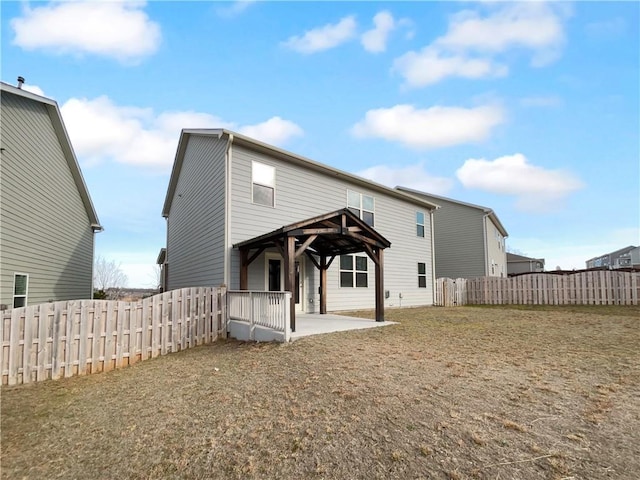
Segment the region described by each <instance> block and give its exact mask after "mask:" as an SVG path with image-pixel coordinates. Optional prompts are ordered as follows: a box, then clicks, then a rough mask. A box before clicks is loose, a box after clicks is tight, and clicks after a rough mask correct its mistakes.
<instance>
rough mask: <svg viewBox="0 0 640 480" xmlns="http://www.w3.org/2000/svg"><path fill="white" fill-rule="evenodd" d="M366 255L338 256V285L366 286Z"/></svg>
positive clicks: (367, 281)
mask: <svg viewBox="0 0 640 480" xmlns="http://www.w3.org/2000/svg"><path fill="white" fill-rule="evenodd" d="M367 270H368V262H367V257H361V256H358V255H342V256H341V257H340V286H341V287H347V288H348V287H364V288H366V287H368V286H369V275H368V273H367Z"/></svg>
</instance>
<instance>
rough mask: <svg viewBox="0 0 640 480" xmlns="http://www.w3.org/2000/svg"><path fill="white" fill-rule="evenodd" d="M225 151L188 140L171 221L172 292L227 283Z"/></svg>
mask: <svg viewBox="0 0 640 480" xmlns="http://www.w3.org/2000/svg"><path fill="white" fill-rule="evenodd" d="M225 149H226V141H224V140H220V139H217V138H216V137H211V136H198V135H192V136H191V137H190V138H189V143H188V145H187V149H186V152H185V154H184V162H183V165H182V169H181V171H180V177H179V179H178V183H177V186H176V191H175V195H174V197H173V201H172V203H171V209H170V211H169V216H168V219H167V262H168V286H167V288H168V290H173V289H176V288H184V287H194V286H217V285H220V284H221V283H223V282H224V256H223V253H224V229H225Z"/></svg>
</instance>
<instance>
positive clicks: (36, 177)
mask: <svg viewBox="0 0 640 480" xmlns="http://www.w3.org/2000/svg"><path fill="white" fill-rule="evenodd" d="M2 148H3V151H2V154H1V155H2V162H1V166H0V182H1V185H0V218H1V219H2V225H1V228H0V251H1V253H0V255H1V258H0V291H1V293H0V297H1V298H0V303H2V304H4V305H8V306H9V307H10V306H12V304H13V291H12V290H13V279H14V274H15V273H23V274H27V275H29V286H28V292H27V302H28V305H34V304H38V303H44V302H48V301H59V300H70V299H87V298H91V287H92V279H91V276H92V264H93V236H94V234H93V231H92V229H91V225H90V223H91V222H90V219H89V216H88V215H87V211H86V208H85V205H84V204H83V202H82V198H81V196H80V193H79V192H78V189H77V186H76V183H75V181H74V179H73V176H72V174H71V171H70V169H69V165H68V163H67V160H66V158H65V156H64V153H63V151H62V147H61V146H60V143H59V140H58V137H57V135H56V133H55V131H54V129H53V126H52V124H51V119H50V117H49V114H48V112H47V109H46V107H45V106H44V105H43V104H41V103H40V102H37V101H34V100H30V99H27V98H23V97H18V96H16V95H13V94H11V93H8V92H2Z"/></svg>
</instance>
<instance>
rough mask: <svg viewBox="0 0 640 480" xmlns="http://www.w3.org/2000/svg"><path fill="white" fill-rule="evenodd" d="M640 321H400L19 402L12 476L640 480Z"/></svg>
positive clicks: (219, 346)
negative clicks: (626, 479) (562, 479)
mask: <svg viewBox="0 0 640 480" xmlns="http://www.w3.org/2000/svg"><path fill="white" fill-rule="evenodd" d="M639 313H640V310H638V309H637V308H620V307H618V308H607V307H605V308H598V307H586V308H585V307H582V308H573V309H570V308H544V309H508V308H472V307H468V308H467V307H464V308H462V307H461V308H455V309H454V308H452V309H443V308H426V309H402V310H391V311H388V312H387V317H388V318H389V319H390V320H394V321H398V322H401V323H400V324H399V325H395V326H391V327H385V328H377V329H371V330H362V331H353V332H343V333H336V334H330V335H323V336H318V337H309V338H306V339H302V340H299V341H297V342H294V343H293V344H289V345H276V344H248V343H238V342H233V341H221V342H218V343H216V344H214V345H211V346H205V347H199V348H195V349H192V350H188V351H185V352H181V353H177V354H172V355H168V356H165V357H161V358H158V359H155V360H149V361H146V362H142V363H140V364H136V365H135V366H133V367H131V368H128V369H125V370H120V371H113V372H109V373H106V374H98V375H92V376H89V377H76V378H71V379H64V380H59V381H50V382H43V383H40V384H35V385H26V386H20V387H9V388H7V387H4V388H3V389H2V391H1V393H2V438H1V440H2V477H3V478H8V479H9V478H35V479H39V478H46V479H49V478H74V479H113V478H146V479H165V478H195V479H199V478H202V479H204V478H243V479H244V478H295V479H301V478H326V479H331V478H350V479H351V478H354V479H355V478H362V479H374V478H401V479H404V478H452V479H466V478H479V479H489V478H490V479H495V478H501V479H536V478H539V479H543V478H544V479H547V478H549V479H554V478H556V479H560V478H575V479H578V478H580V479H587V478H588V479H600V478H603V479H604V478H607V479H611V478H619V479H624V478H629V479H632V478H637V474H638V472H640V401H639V400H638V399H639V398H640V386H639V385H640V353H639V352H640V320H639V319H638V316H639V315H638V314H639ZM362 315H366V313H363V314H362Z"/></svg>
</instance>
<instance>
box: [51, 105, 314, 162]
mask: <svg viewBox="0 0 640 480" xmlns="http://www.w3.org/2000/svg"><path fill="white" fill-rule="evenodd" d="M61 111H62V116H63V118H64V121H65V125H66V127H67V130H68V132H69V136H70V138H71V143H72V144H73V147H74V150H75V152H76V154H77V155H78V157H79V158H80V160H81V161H82V162H83V163H84V164H96V163H100V162H103V161H107V160H113V161H116V162H119V163H125V164H131V165H138V166H145V167H151V168H154V169H160V170H162V171H166V170H168V169H170V168H171V165H172V163H173V160H174V157H175V152H176V147H177V143H178V138H179V136H180V131H181V130H182V129H183V128H229V129H237V130H239V131H240V132H242V133H247V134H248V135H250V136H255V137H256V138H258V139H260V140H263V141H266V142H269V143H276V144H283V143H285V142H286V141H287V140H288V139H289V138H291V137H292V136H295V135H302V133H303V132H302V129H301V128H300V127H299V126H298V125H296V124H295V123H293V122H291V121H288V120H283V119H282V118H280V117H273V118H271V119H268V120H266V121H265V122H263V123H260V124H257V125H245V126H239V125H237V124H235V123H232V122H228V121H224V120H222V119H220V118H219V117H216V116H214V115H210V114H207V113H201V112H193V111H182V112H162V113H160V114H155V113H154V111H153V110H152V109H150V108H138V107H128V106H119V105H116V104H115V103H113V101H111V99H109V98H108V97H106V96H101V97H98V98H95V99H93V100H88V99H78V98H72V99H70V100H68V101H67V102H65V103H64V105H62V107H61Z"/></svg>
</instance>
